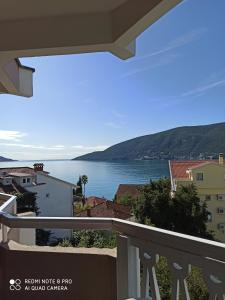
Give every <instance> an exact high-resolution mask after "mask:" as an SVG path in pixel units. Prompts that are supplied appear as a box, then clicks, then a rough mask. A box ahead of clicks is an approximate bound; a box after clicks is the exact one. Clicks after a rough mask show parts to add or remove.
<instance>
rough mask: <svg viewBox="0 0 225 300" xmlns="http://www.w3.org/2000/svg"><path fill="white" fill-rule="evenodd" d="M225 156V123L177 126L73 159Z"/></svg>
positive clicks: (108, 159) (112, 159)
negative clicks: (223, 154)
mask: <svg viewBox="0 0 225 300" xmlns="http://www.w3.org/2000/svg"><path fill="white" fill-rule="evenodd" d="M220 152H223V153H225V123H217V124H210V125H201V126H184V127H177V128H173V129H170V130H166V131H163V132H159V133H155V134H149V135H145V136H141V137H137V138H134V139H131V140H128V141H125V142H122V143H119V144H116V145H114V146H111V147H109V148H108V149H106V150H104V151H97V152H92V153H89V154H86V155H82V156H79V157H76V158H74V160H97V161H116V160H148V159H201V158H202V159H204V158H209V157H212V158H216V157H218V154H219V153H220Z"/></svg>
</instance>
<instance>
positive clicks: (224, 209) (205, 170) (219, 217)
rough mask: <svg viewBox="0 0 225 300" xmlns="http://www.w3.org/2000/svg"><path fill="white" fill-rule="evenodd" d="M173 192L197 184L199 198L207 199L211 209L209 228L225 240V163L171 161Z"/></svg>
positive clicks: (218, 237)
mask: <svg viewBox="0 0 225 300" xmlns="http://www.w3.org/2000/svg"><path fill="white" fill-rule="evenodd" d="M169 167H170V177H171V186H172V193H175V192H176V190H177V187H179V185H187V184H190V183H193V184H195V186H196V187H197V191H198V195H199V198H200V199H201V200H202V201H206V204H207V209H208V211H209V213H210V214H209V221H208V229H209V230H212V231H214V234H215V238H216V239H217V240H220V241H222V242H225V164H224V159H223V154H222V153H221V154H220V155H219V160H218V161H215V160H185V161H170V162H169Z"/></svg>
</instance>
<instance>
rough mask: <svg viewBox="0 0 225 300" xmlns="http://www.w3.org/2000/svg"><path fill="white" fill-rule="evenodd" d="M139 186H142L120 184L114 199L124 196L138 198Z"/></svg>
mask: <svg viewBox="0 0 225 300" xmlns="http://www.w3.org/2000/svg"><path fill="white" fill-rule="evenodd" d="M141 186H142V185H141V184H120V185H119V187H118V189H117V192H116V199H119V198H121V197H125V196H131V197H132V198H138V196H140V191H139V188H140V187H141Z"/></svg>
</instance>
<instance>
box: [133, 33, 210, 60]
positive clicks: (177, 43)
mask: <svg viewBox="0 0 225 300" xmlns="http://www.w3.org/2000/svg"><path fill="white" fill-rule="evenodd" d="M206 31H207V29H206V28H199V29H195V30H192V31H190V32H188V33H186V34H184V35H182V36H179V37H177V38H176V39H174V40H172V41H171V42H170V43H169V44H167V46H165V47H163V48H161V49H159V50H157V51H154V52H151V53H149V54H146V55H143V56H140V57H137V58H135V59H133V60H130V62H138V61H142V60H145V59H147V58H150V57H154V56H158V55H161V54H164V53H167V52H169V51H172V50H174V49H177V48H180V47H183V46H185V45H188V44H190V43H193V42H195V41H197V40H198V39H199V38H200V37H201V36H202V35H203V34H204V33H205V32H206Z"/></svg>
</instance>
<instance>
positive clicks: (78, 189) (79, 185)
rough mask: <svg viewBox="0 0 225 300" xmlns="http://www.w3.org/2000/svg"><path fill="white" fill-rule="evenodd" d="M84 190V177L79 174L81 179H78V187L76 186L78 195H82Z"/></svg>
mask: <svg viewBox="0 0 225 300" xmlns="http://www.w3.org/2000/svg"><path fill="white" fill-rule="evenodd" d="M82 194H83V190H82V179H81V176H79V180H78V181H77V188H76V196H80V197H82Z"/></svg>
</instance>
